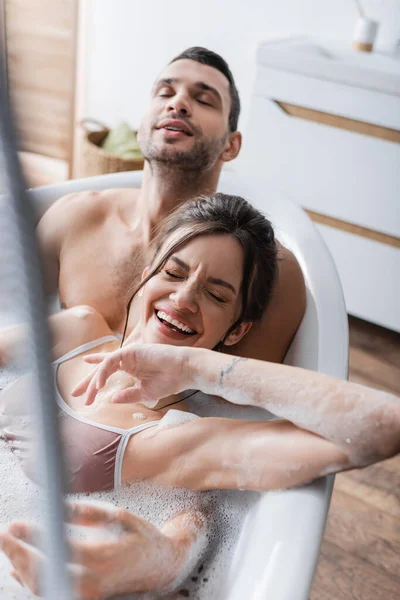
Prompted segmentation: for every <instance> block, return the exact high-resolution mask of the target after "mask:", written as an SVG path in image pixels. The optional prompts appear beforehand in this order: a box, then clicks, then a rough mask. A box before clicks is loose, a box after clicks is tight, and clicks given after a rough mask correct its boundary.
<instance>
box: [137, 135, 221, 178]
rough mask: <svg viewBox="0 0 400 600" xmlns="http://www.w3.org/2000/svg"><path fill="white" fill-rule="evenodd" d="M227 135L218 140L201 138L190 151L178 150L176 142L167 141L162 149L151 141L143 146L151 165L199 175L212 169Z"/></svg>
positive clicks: (145, 155) (144, 153)
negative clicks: (175, 146) (175, 145)
mask: <svg viewBox="0 0 400 600" xmlns="http://www.w3.org/2000/svg"><path fill="white" fill-rule="evenodd" d="M227 135H228V134H226V135H224V136H223V137H222V138H218V139H215V138H214V139H212V140H210V139H206V138H205V137H199V138H198V139H197V140H196V141H195V143H194V144H193V146H192V148H190V150H186V151H185V150H177V149H176V148H174V140H168V139H167V140H165V142H164V144H163V147H162V148H157V147H156V146H155V145H154V144H152V142H151V140H149V139H148V140H146V142H145V143H143V144H141V150H142V154H143V156H144V158H145V159H146V160H147V161H148V162H149V163H150V165H154V164H159V165H160V166H161V165H162V166H166V167H174V168H175V169H178V170H180V171H182V172H184V173H194V172H197V173H198V174H199V175H201V173H203V172H204V171H208V170H209V169H210V168H212V167H213V166H214V165H215V163H216V162H217V160H218V159H219V157H220V155H221V152H222V150H223V148H224V145H225V142H226V138H227Z"/></svg>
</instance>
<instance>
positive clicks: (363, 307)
mask: <svg viewBox="0 0 400 600" xmlns="http://www.w3.org/2000/svg"><path fill="white" fill-rule="evenodd" d="M317 227H318V229H319V231H320V233H321V235H322V237H323V238H324V241H325V243H326V244H327V246H328V248H329V250H330V252H331V254H332V257H333V259H334V261H335V263H336V267H337V269H338V272H339V276H340V279H341V282H342V286H343V291H344V296H345V301H346V307H347V310H348V312H349V313H350V314H352V315H355V316H357V317H360V318H362V319H365V320H367V321H372V322H373V323H377V324H378V325H382V326H383V327H388V328H390V329H394V330H395V331H399V332H400V249H399V248H394V247H391V246H388V245H386V244H380V243H379V242H375V241H373V240H369V239H366V238H363V237H360V236H357V235H353V234H351V233H347V232H345V231H340V230H338V229H333V228H332V227H327V226H326V225H317Z"/></svg>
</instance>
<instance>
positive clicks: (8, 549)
mask: <svg viewBox="0 0 400 600" xmlns="http://www.w3.org/2000/svg"><path fill="white" fill-rule="evenodd" d="M0 548H1V549H2V550H3V552H4V553H5V554H6V556H7V557H8V559H9V560H10V561H11V563H12V565H13V567H14V569H15V570H16V571H17V573H18V574H19V575H20V576H21V577H22V579H23V580H24V582H26V584H27V585H28V587H29V588H30V589H31V591H32V592H33V593H34V594H36V595H37V594H39V586H38V573H39V570H40V566H41V564H42V563H43V556H42V554H41V553H40V552H38V551H37V550H36V548H32V547H30V546H28V545H26V544H24V542H21V541H20V540H18V539H17V538H15V537H14V536H13V535H10V534H9V533H2V534H0Z"/></svg>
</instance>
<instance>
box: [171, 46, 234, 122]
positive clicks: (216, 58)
mask: <svg viewBox="0 0 400 600" xmlns="http://www.w3.org/2000/svg"><path fill="white" fill-rule="evenodd" d="M184 59H188V60H194V61H195V62H198V63H200V64H202V65H208V66H209V67H213V68H214V69H217V70H218V71H220V73H222V74H223V75H225V77H226V78H227V80H228V81H229V93H230V96H231V110H230V113H229V120H228V124H229V131H237V126H238V120H239V114H240V98H239V92H238V90H237V87H236V84H235V80H234V79H233V75H232V72H231V70H230V68H229V66H228V63H227V62H226V60H224V59H223V58H222V56H220V55H219V54H216V52H213V51H212V50H207V48H202V47H201V46H193V47H192V48H188V49H187V50H184V51H183V52H181V53H180V54H179V55H178V56H175V58H173V59H172V60H171V62H170V63H169V64H172V63H174V62H176V61H177V60H184Z"/></svg>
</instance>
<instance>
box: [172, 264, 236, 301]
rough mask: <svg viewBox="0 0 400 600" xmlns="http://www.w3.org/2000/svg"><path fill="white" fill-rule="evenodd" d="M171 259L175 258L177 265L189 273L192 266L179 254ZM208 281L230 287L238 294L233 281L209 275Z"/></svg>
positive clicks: (229, 288)
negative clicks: (179, 256)
mask: <svg viewBox="0 0 400 600" xmlns="http://www.w3.org/2000/svg"><path fill="white" fill-rule="evenodd" d="M170 259H171V260H173V261H174V262H175V263H176V264H177V265H179V266H180V267H182V269H184V270H185V271H186V272H187V273H189V271H190V267H189V265H188V264H186V263H185V262H184V261H183V260H181V259H180V258H178V257H177V256H171V257H170ZM207 281H209V282H210V283H213V284H215V285H222V286H223V287H226V288H228V290H231V291H232V292H233V293H234V294H237V291H236V290H235V288H234V287H233V285H232V284H231V283H228V281H225V280H224V279H219V278H218V277H209V278H208V279H207Z"/></svg>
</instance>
